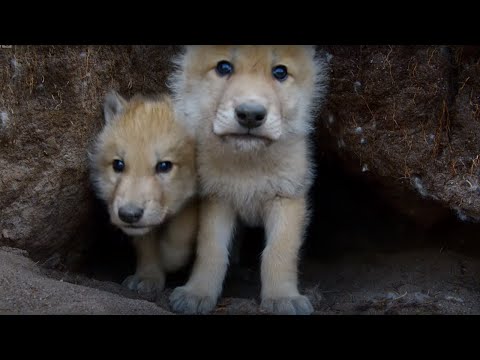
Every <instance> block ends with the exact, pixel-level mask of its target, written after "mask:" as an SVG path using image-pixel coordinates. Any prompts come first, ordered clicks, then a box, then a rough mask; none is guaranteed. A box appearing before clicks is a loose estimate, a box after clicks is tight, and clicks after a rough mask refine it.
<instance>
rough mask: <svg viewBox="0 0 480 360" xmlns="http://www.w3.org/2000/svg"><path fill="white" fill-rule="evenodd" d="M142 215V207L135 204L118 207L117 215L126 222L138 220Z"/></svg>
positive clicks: (131, 222)
mask: <svg viewBox="0 0 480 360" xmlns="http://www.w3.org/2000/svg"><path fill="white" fill-rule="evenodd" d="M142 216H143V209H142V208H139V207H137V206H135V205H132V204H128V205H125V206H122V207H121V208H119V209H118V217H119V218H120V219H121V220H122V221H123V222H126V223H128V224H134V223H136V222H138V221H139V220H140V219H141V218H142Z"/></svg>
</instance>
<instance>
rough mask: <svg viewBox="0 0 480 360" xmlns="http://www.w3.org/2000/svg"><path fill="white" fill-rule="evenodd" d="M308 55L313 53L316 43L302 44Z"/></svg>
mask: <svg viewBox="0 0 480 360" xmlns="http://www.w3.org/2000/svg"><path fill="white" fill-rule="evenodd" d="M303 46H304V47H305V49H306V50H307V51H308V53H309V54H310V55H315V52H316V48H317V46H316V45H303Z"/></svg>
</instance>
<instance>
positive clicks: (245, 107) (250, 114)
mask: <svg viewBox="0 0 480 360" xmlns="http://www.w3.org/2000/svg"><path fill="white" fill-rule="evenodd" d="M235 116H236V117H237V121H238V123H239V124H240V125H242V126H243V127H246V128H248V129H254V128H257V127H259V126H262V125H263V123H264V122H265V119H266V118H267V109H266V108H265V106H263V105H261V104H257V103H254V102H248V103H243V104H240V105H238V106H237V107H236V108H235Z"/></svg>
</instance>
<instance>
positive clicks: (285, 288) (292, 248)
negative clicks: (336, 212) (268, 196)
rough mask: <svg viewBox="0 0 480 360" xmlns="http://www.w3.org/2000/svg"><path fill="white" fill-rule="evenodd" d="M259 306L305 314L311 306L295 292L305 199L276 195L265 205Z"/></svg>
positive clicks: (311, 310) (266, 308)
mask: <svg viewBox="0 0 480 360" xmlns="http://www.w3.org/2000/svg"><path fill="white" fill-rule="evenodd" d="M266 210H267V211H266V222H265V235H266V237H267V243H266V247H265V250H264V251H263V254H262V264H261V279H262V295H261V297H262V303H261V307H262V308H263V309H264V310H266V311H268V312H270V313H275V314H292V315H295V314H297V315H308V314H311V313H312V312H313V307H312V305H311V303H310V301H309V300H308V298H307V297H305V296H303V295H300V293H299V292H298V285H297V283H298V280H297V277H298V274H297V270H298V269H297V266H298V255H299V250H300V247H301V245H302V242H303V235H304V229H305V223H306V219H305V216H306V204H305V199H303V198H300V199H290V198H276V199H275V200H273V201H272V202H271V203H270V204H269V206H267V209H266Z"/></svg>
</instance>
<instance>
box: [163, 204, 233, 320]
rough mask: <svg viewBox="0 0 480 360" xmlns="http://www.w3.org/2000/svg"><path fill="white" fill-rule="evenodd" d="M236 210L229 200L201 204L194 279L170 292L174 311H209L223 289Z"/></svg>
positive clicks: (192, 275) (194, 312) (204, 312)
mask: <svg viewBox="0 0 480 360" xmlns="http://www.w3.org/2000/svg"><path fill="white" fill-rule="evenodd" d="M234 223H235V213H234V211H233V209H232V208H231V207H230V206H228V204H227V203H222V202H220V201H217V200H213V199H205V200H204V201H202V203H201V207H200V224H199V236H198V244H197V256H196V259H195V264H194V267H193V270H192V274H191V276H190V279H189V280H188V282H187V283H186V284H185V285H184V286H180V287H178V288H176V289H175V290H174V291H173V292H172V294H171V296H170V304H171V306H172V309H173V311H175V312H180V313H185V314H197V313H201V314H206V313H209V312H210V311H212V310H213V309H214V308H215V306H216V304H217V301H218V298H219V296H220V294H221V292H222V287H223V281H224V279H225V274H226V271H227V267H228V256H229V246H230V242H231V240H232V233H233V227H234Z"/></svg>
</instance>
